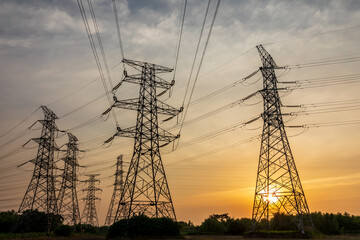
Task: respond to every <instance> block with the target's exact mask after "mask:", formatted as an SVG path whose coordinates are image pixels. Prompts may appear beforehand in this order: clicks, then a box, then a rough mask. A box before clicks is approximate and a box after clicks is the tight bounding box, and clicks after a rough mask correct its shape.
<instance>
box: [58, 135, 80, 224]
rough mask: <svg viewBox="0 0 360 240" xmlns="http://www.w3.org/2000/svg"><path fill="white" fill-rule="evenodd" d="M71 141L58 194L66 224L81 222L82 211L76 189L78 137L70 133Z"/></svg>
mask: <svg viewBox="0 0 360 240" xmlns="http://www.w3.org/2000/svg"><path fill="white" fill-rule="evenodd" d="M68 138H69V142H68V143H67V144H66V146H67V150H66V155H65V157H64V158H63V160H64V171H63V173H62V182H61V187H60V191H59V195H58V208H59V209H58V210H59V214H60V215H61V216H62V217H63V218H64V223H65V224H73V225H74V226H75V225H77V224H80V222H81V220H80V211H79V203H78V197H77V191H76V183H77V181H78V179H77V168H78V167H79V163H78V161H77V153H78V152H79V149H78V143H77V142H78V139H77V138H76V137H75V136H74V135H73V134H71V133H68Z"/></svg>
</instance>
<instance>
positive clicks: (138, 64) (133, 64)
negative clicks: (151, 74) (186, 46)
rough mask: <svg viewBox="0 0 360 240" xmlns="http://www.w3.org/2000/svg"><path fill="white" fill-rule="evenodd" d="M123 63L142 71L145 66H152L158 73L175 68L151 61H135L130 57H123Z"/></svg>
mask: <svg viewBox="0 0 360 240" xmlns="http://www.w3.org/2000/svg"><path fill="white" fill-rule="evenodd" d="M122 62H123V63H125V64H127V65H129V66H131V67H133V68H135V69H137V70H139V71H141V70H142V68H143V67H146V66H151V67H153V68H154V69H155V72H156V73H166V72H172V71H173V69H172V68H168V67H164V66H160V65H156V64H151V63H147V62H141V61H135V60H130V59H123V60H122Z"/></svg>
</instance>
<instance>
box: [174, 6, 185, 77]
mask: <svg viewBox="0 0 360 240" xmlns="http://www.w3.org/2000/svg"><path fill="white" fill-rule="evenodd" d="M186 6H187V0H185V3H184V11H183V14H182V20H181V25H180V31H179V36H178V40H179V41H178V42H177V44H176V53H175V64H174V76H173V79H174V80H175V76H176V70H177V64H178V60H179V53H180V46H181V38H182V34H183V28H184V21H185V13H186Z"/></svg>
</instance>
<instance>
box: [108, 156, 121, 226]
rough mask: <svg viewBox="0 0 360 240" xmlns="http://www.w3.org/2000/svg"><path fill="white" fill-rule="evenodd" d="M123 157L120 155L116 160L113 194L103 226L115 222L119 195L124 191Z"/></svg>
mask: <svg viewBox="0 0 360 240" xmlns="http://www.w3.org/2000/svg"><path fill="white" fill-rule="evenodd" d="M123 174H124V171H123V155H122V154H121V155H120V156H118V158H117V162H116V171H115V174H114V175H115V182H114V192H113V195H112V197H111V201H110V205H109V210H108V212H107V214H106V219H105V225H111V224H112V223H113V222H114V220H115V215H116V211H117V205H118V204H119V202H120V199H121V193H122V192H123V189H124V179H123Z"/></svg>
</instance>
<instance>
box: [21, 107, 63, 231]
mask: <svg viewBox="0 0 360 240" xmlns="http://www.w3.org/2000/svg"><path fill="white" fill-rule="evenodd" d="M41 108H42V110H43V112H44V115H45V118H44V120H38V122H39V123H41V124H42V125H43V127H42V131H41V137H40V138H33V139H31V140H33V141H35V142H36V143H37V144H39V147H38V151H37V156H36V159H34V160H32V161H31V162H34V164H35V167H34V172H33V175H32V178H31V180H30V183H29V186H28V188H27V190H26V192H25V195H24V198H23V200H22V202H21V204H20V207H19V210H18V212H24V211H25V210H35V209H37V210H38V211H42V212H45V213H47V215H48V232H50V229H51V222H52V217H51V216H50V215H51V214H56V213H57V202H56V200H57V199H56V194H55V176H54V167H55V165H54V151H55V150H56V151H57V150H58V148H57V146H56V144H55V132H57V131H58V128H57V126H56V124H55V119H58V117H57V116H56V114H55V113H54V112H52V111H51V110H50V109H49V108H47V107H46V106H41Z"/></svg>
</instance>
